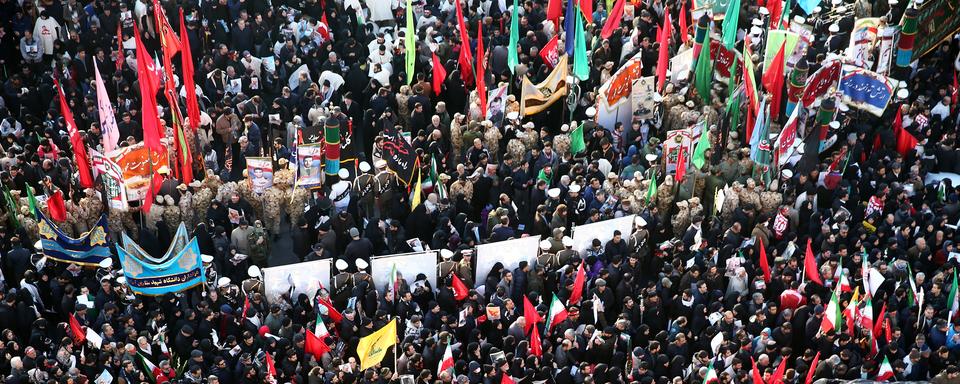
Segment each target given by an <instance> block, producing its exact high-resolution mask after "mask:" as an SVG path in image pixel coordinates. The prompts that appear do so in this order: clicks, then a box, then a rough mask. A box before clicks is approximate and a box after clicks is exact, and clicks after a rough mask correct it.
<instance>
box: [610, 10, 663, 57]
mask: <svg viewBox="0 0 960 384" xmlns="http://www.w3.org/2000/svg"><path fill="white" fill-rule="evenodd" d="M666 13H667V15H666V17H667V20H669V17H670V13H669V12H666ZM622 19H623V0H617V3H616V4H614V5H613V10H611V11H610V17H608V18H607V21H606V22H605V23H604V24H603V30H601V31H600V37H601V38H603V39H609V38H610V36H612V35H613V31H616V30H617V28H620V20H622ZM664 24H668V25H669V22H668V21H664ZM658 68H659V67H658Z"/></svg>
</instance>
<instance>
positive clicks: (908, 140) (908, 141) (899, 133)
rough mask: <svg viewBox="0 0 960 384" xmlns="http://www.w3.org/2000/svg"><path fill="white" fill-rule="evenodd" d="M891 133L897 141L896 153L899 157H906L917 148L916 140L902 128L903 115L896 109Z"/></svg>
mask: <svg viewBox="0 0 960 384" xmlns="http://www.w3.org/2000/svg"><path fill="white" fill-rule="evenodd" d="M893 133H894V135H895V136H896V140H897V152H899V153H900V154H901V155H903V156H907V154H908V153H910V151H913V148H915V147H916V146H917V143H918V141H917V138H916V137H914V136H913V135H912V134H910V132H908V131H907V130H906V129H904V128H903V115H902V112H901V110H900V109H897V117H895V118H894V119H893Z"/></svg>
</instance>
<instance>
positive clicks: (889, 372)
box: [877, 356, 893, 381]
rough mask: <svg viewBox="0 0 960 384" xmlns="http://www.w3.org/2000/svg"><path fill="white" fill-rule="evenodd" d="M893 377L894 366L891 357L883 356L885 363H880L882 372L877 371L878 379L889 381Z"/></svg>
mask: <svg viewBox="0 0 960 384" xmlns="http://www.w3.org/2000/svg"><path fill="white" fill-rule="evenodd" d="M892 377H893V367H891V366H890V359H888V358H887V357H886V356H884V357H883V364H880V372H879V373H877V381H887V380H890V379H891V378H892Z"/></svg>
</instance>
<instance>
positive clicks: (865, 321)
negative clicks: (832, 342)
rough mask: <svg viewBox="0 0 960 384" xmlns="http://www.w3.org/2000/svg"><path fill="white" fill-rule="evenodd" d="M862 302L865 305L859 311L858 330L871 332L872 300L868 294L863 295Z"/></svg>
mask: <svg viewBox="0 0 960 384" xmlns="http://www.w3.org/2000/svg"><path fill="white" fill-rule="evenodd" d="M863 301H864V302H865V303H866V304H865V305H864V306H863V309H862V310H860V328H863V329H869V330H871V331H872V330H873V298H872V297H870V293H869V292H868V293H866V294H865V295H864V298H863Z"/></svg>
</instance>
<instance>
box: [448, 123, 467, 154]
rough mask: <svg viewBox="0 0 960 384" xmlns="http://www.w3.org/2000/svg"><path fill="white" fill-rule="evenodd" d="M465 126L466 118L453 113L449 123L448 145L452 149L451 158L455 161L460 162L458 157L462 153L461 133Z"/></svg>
mask: <svg viewBox="0 0 960 384" xmlns="http://www.w3.org/2000/svg"><path fill="white" fill-rule="evenodd" d="M466 125H467V120H466V116H464V115H463V114H462V113H454V114H453V121H451V122H450V145H451V147H452V149H453V157H454V159H456V160H458V161H459V160H460V155H461V154H462V153H463V152H461V150H462V149H463V132H464V130H465V129H467V127H466Z"/></svg>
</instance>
